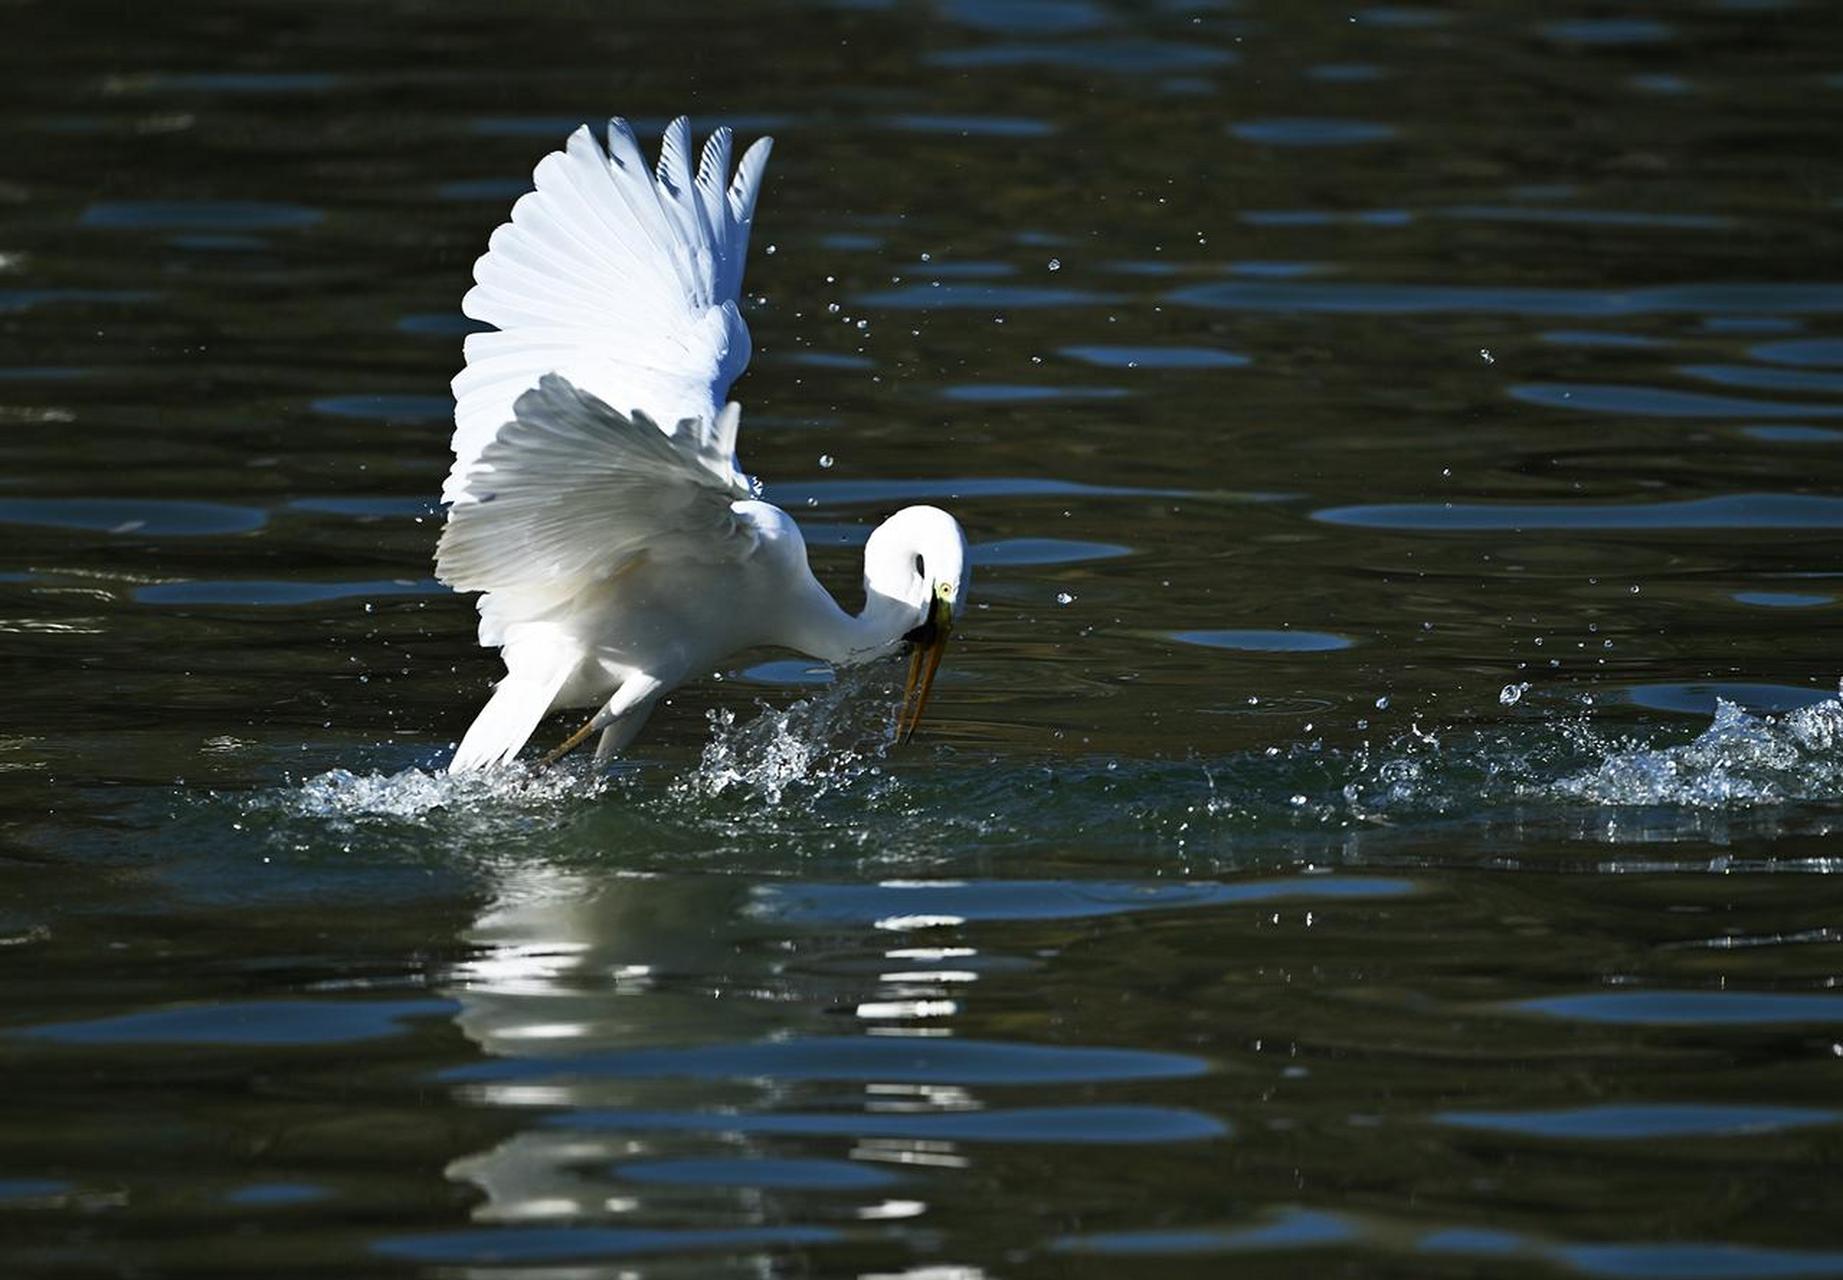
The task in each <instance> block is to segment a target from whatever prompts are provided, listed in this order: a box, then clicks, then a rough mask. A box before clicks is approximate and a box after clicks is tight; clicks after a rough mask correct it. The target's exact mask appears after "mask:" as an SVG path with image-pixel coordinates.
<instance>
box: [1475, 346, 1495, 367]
mask: <svg viewBox="0 0 1843 1280" xmlns="http://www.w3.org/2000/svg"><path fill="white" fill-rule="evenodd" d="M1478 358H1479V359H1480V360H1483V361H1484V362H1485V363H1486V364H1496V363H1497V361H1496V360H1495V359H1493V358H1492V355H1491V353H1490V351H1488V350H1486V349H1485V348H1484V347H1480V348H1479V349H1478Z"/></svg>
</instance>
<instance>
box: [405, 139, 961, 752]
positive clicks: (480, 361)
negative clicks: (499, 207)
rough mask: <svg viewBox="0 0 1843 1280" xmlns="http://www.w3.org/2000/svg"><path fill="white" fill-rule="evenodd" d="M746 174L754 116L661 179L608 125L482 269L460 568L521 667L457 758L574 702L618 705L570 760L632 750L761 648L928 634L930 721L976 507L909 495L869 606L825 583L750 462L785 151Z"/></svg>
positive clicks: (442, 549) (917, 659)
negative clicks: (740, 136)
mask: <svg viewBox="0 0 1843 1280" xmlns="http://www.w3.org/2000/svg"><path fill="white" fill-rule="evenodd" d="M770 145H771V144H770V140H769V139H767V138H763V139H760V140H759V141H757V142H756V143H755V144H754V145H753V146H751V147H750V148H749V149H748V151H747V152H745V153H744V155H743V157H742V160H741V162H740V163H739V164H738V165H737V166H736V169H735V173H734V175H733V176H732V175H731V173H730V172H729V170H730V131H729V130H728V129H718V130H717V131H716V132H715V133H713V134H712V135H711V136H710V138H709V139H708V140H707V141H706V143H705V145H704V150H703V152H702V154H701V156H700V157H699V159H698V164H697V169H696V172H695V174H694V173H693V171H692V168H691V155H692V146H691V127H690V124H689V122H688V121H687V120H685V119H684V118H682V117H681V118H680V119H678V120H675V121H673V122H672V124H671V125H670V126H668V127H667V129H666V131H665V137H664V139H663V140H662V142H661V144H660V150H659V162H658V166H657V169H656V170H655V171H650V172H649V170H648V168H647V166H646V163H645V160H644V158H643V157H642V155H641V152H640V147H639V144H638V142H637V141H636V140H635V138H634V134H633V131H632V130H631V129H630V128H629V127H628V125H627V123H626V122H625V121H623V120H619V119H616V120H613V121H610V122H609V125H608V145H607V149H606V150H603V148H602V147H601V146H600V145H599V144H598V143H597V142H596V141H595V138H594V136H593V135H592V134H591V133H590V132H589V130H588V129H587V128H586V127H585V128H582V129H578V130H577V131H576V132H575V133H574V134H572V135H571V137H570V139H569V142H568V143H567V145H566V146H565V147H564V149H563V150H561V151H556V152H552V153H551V154H550V155H548V156H546V157H544V159H543V160H542V161H540V162H539V163H538V166H537V169H536V171H535V173H534V174H533V183H534V186H535V188H536V189H535V190H533V191H532V192H530V193H529V194H527V195H525V196H523V197H521V198H520V199H519V200H518V202H517V203H516V204H515V205H513V207H512V217H511V220H510V221H509V222H507V223H505V224H504V225H502V226H501V227H500V228H499V229H498V230H497V231H495V232H494V233H493V235H492V238H491V240H490V241H489V242H488V249H487V253H486V255H485V256H484V257H482V258H481V259H480V260H479V261H478V262H477V263H476V264H475V265H474V279H475V282H476V283H475V285H474V287H473V288H472V289H471V290H469V291H468V294H467V296H466V298H465V299H463V300H462V303H461V309H462V311H463V312H465V313H466V314H467V315H469V316H471V317H473V318H474V319H476V320H481V321H484V322H485V323H487V324H491V325H493V326H494V327H495V330H496V331H495V332H490V333H480V334H474V335H472V336H471V337H469V338H468V339H467V342H466V346H465V354H466V359H467V367H466V368H465V369H463V370H462V371H461V373H460V374H459V375H458V376H457V377H456V378H455V380H454V395H455V413H454V417H455V431H454V441H453V444H454V467H453V469H452V470H451V471H450V472H449V475H448V481H447V484H446V486H445V487H444V489H443V493H442V497H443V500H444V501H445V502H447V503H448V504H449V508H448V522H447V526H446V528H444V529H443V531H442V538H441V543H440V546H439V547H438V549H437V551H436V576H437V577H438V578H440V579H441V580H442V581H443V582H445V583H447V584H448V585H449V586H451V587H453V588H454V589H455V590H457V591H479V592H483V593H484V594H483V595H482V596H481V597H480V600H479V609H480V643H481V644H482V645H486V646H488V647H497V648H499V649H500V651H501V656H502V657H503V658H504V661H505V665H506V675H505V678H504V679H503V680H501V681H500V682H499V684H498V686H497V687H496V688H495V690H494V692H493V696H492V697H491V699H489V700H488V702H487V704H486V706H485V707H484V708H483V709H482V710H481V711H480V714H479V715H478V717H476V719H475V720H474V722H473V725H472V727H471V728H469V729H468V731H467V733H466V735H465V737H463V739H462V740H461V745H460V747H459V748H458V749H457V750H456V752H455V755H454V759H453V761H452V763H451V764H450V766H449V768H450V769H451V770H452V771H455V772H459V771H463V770H468V769H477V768H483V767H487V766H491V765H496V764H502V763H505V762H508V761H510V760H512V759H514V758H515V757H516V756H517V755H518V753H519V751H520V750H521V749H522V748H523V747H524V745H525V743H526V742H527V740H528V739H529V738H530V737H531V735H532V733H533V732H534V731H535V730H536V729H537V727H538V725H539V723H540V722H541V721H542V720H543V719H544V717H545V716H546V715H548V714H549V713H550V712H551V711H552V710H553V709H555V708H561V707H570V706H585V707H587V706H594V707H598V708H599V709H598V710H597V711H596V712H595V714H594V715H593V716H592V717H591V718H590V720H589V721H588V723H587V724H585V725H584V726H583V727H582V729H581V730H579V731H578V732H577V733H576V734H574V735H572V736H571V738H570V739H569V740H567V741H566V742H565V744H564V746H563V747H562V748H559V750H558V751H557V752H553V753H552V757H553V758H554V757H555V756H556V755H558V754H561V752H562V751H563V750H567V749H569V748H570V747H573V746H575V745H576V744H577V743H579V742H581V741H583V740H585V739H586V738H587V737H588V736H590V735H591V734H593V733H596V732H599V733H600V742H599V744H598V747H597V755H598V757H599V758H605V757H607V756H608V755H610V754H612V753H613V752H615V751H618V750H620V749H621V748H622V747H624V746H626V745H627V743H628V742H630V741H632V739H633V737H634V735H635V734H636V733H637V732H638V731H639V729H640V727H641V725H642V724H643V723H644V722H645V719H646V717H647V714H648V713H649V712H650V711H651V710H652V708H653V706H654V705H655V703H656V702H657V701H658V700H659V698H660V697H661V696H662V695H664V694H665V693H666V692H667V691H668V690H670V689H671V688H672V687H673V686H675V685H677V684H679V683H681V682H683V681H684V680H686V679H688V678H691V677H694V676H696V675H699V674H702V673H704V672H707V671H710V670H712V669H713V668H715V667H716V666H718V665H719V664H721V663H722V662H723V661H724V660H725V659H727V658H729V657H731V656H732V655H734V654H736V653H738V652H740V651H742V650H744V649H751V648H756V647H761V646H776V647H781V648H787V649H793V650H795V651H797V652H800V653H805V654H808V655H811V656H812V657H815V658H819V659H821V660H823V661H826V662H830V663H834V664H850V663H857V662H865V661H869V660H871V659H874V658H877V657H881V656H883V655H885V654H888V653H891V652H893V651H895V650H896V649H898V648H899V647H900V646H901V645H902V644H903V643H904V642H905V641H907V642H909V643H910V644H911V645H912V646H913V660H912V661H911V664H910V672H909V685H908V690H907V692H906V694H905V700H904V702H905V705H904V711H903V714H902V717H901V723H902V725H903V727H905V728H906V729H907V730H908V731H911V732H912V731H913V728H914V724H915V722H916V721H917V720H919V719H920V715H921V711H922V708H923V707H924V706H925V705H926V701H927V694H928V688H929V686H930V684H931V683H932V680H933V675H934V670H935V668H936V666H938V664H939V662H940V655H941V650H942V648H943V647H944V646H945V643H946V638H947V635H948V632H949V631H950V630H951V628H952V624H953V619H954V617H955V616H956V615H957V613H958V611H959V609H960V607H961V605H962V604H963V602H964V599H965V594H966V592H965V587H966V554H965V553H966V543H965V539H964V538H963V536H962V535H961V532H960V527H959V525H958V524H957V523H956V522H955V521H954V519H953V517H952V516H950V515H948V514H947V513H946V512H944V511H939V510H937V509H935V508H933V507H909V508H906V509H904V510H902V511H899V512H897V513H896V514H895V515H894V516H892V517H890V519H889V520H886V521H885V522H884V523H883V524H882V525H880V526H879V527H878V528H877V529H876V530H875V531H874V532H873V533H872V534H871V537H870V541H869V542H868V543H867V544H866V546H865V549H864V592H865V603H864V608H863V610H862V611H861V612H859V613H857V614H855V615H853V614H849V613H846V612H845V611H844V610H843V609H841V608H840V607H839V606H838V604H837V602H836V601H834V600H833V599H832V597H831V596H830V595H829V594H828V593H827V592H826V591H825V589H824V588H823V587H821V586H820V585H819V583H818V581H817V580H816V579H815V578H814V577H813V574H812V570H811V569H810V568H809V567H808V564H807V558H806V544H805V540H804V539H803V538H802V537H801V536H800V530H799V527H798V526H797V525H796V524H795V523H794V521H793V519H792V518H791V517H790V516H788V515H787V513H785V512H784V511H782V510H780V509H779V508H778V507H775V506H773V505H772V504H770V503H766V502H761V501H757V500H756V499H755V498H754V497H753V490H752V487H751V484H750V481H749V479H748V478H747V477H746V476H745V475H743V473H742V471H741V470H740V469H739V467H738V466H737V463H736V433H737V427H738V424H739V421H740V417H741V409H740V407H739V406H738V405H736V404H734V403H728V402H727V396H728V393H729V388H730V384H731V383H733V382H734V381H735V380H736V378H737V377H738V376H739V375H740V374H741V373H742V371H743V370H744V369H745V368H746V367H747V366H748V362H749V329H748V325H747V324H746V323H744V321H743V318H742V313H741V311H740V309H739V307H738V299H739V297H740V294H741V289H742V272H743V262H744V259H745V258H746V256H747V253H748V243H749V229H750V226H751V224H752V223H753V221H754V216H755V202H756V198H757V196H758V195H759V194H760V191H761V181H762V173H763V170H764V168H765V167H766V165H767V162H768V151H769V147H770Z"/></svg>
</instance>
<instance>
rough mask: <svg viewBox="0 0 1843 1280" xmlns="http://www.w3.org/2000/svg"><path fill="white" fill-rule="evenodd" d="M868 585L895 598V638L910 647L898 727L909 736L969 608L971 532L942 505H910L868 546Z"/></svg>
mask: <svg viewBox="0 0 1843 1280" xmlns="http://www.w3.org/2000/svg"><path fill="white" fill-rule="evenodd" d="M864 590H865V593H866V594H867V595H868V596H869V597H870V598H871V599H872V600H873V601H874V600H876V599H877V597H883V598H885V599H886V600H888V601H889V602H890V603H889V604H888V605H885V606H884V607H886V608H889V609H890V610H891V616H892V618H893V619H894V625H895V626H896V627H898V628H899V630H897V631H896V632H895V635H894V636H893V637H892V641H894V640H895V639H901V640H904V641H907V642H908V644H909V646H910V658H909V680H908V687H907V688H906V689H905V690H904V692H903V699H902V713H901V715H900V717H899V718H898V720H897V724H896V727H897V732H898V734H900V735H901V736H902V737H903V738H904V739H905V740H906V739H907V738H909V737H910V736H912V735H913V734H914V733H915V726H916V725H918V724H920V723H921V716H922V711H923V709H924V708H926V707H927V705H928V691H929V689H931V688H932V687H933V686H934V673H935V671H936V670H938V669H939V667H940V665H941V655H942V654H943V653H945V652H946V651H947V638H948V636H949V635H951V634H952V633H953V624H954V619H955V618H957V617H958V616H959V615H960V611H961V610H962V609H963V608H965V607H966V535H965V534H963V533H961V532H960V522H959V521H958V520H955V519H954V518H953V517H952V516H950V515H948V514H947V513H946V512H945V511H942V510H941V509H940V508H939V507H904V508H903V509H902V510H901V511H898V512H897V513H896V514H895V515H893V516H891V517H890V518H889V519H888V520H885V521H884V522H883V523H882V524H880V525H878V526H877V529H876V532H874V533H872V534H871V535H870V541H869V542H868V543H867V544H865V547H864Z"/></svg>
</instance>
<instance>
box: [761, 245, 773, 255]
mask: <svg viewBox="0 0 1843 1280" xmlns="http://www.w3.org/2000/svg"><path fill="white" fill-rule="evenodd" d="M774 250H775V246H774V245H769V246H768V247H767V248H766V249H763V250H762V252H763V253H773V252H774Z"/></svg>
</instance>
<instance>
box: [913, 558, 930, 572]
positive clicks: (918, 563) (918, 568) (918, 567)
mask: <svg viewBox="0 0 1843 1280" xmlns="http://www.w3.org/2000/svg"><path fill="white" fill-rule="evenodd" d="M915 576H916V577H918V578H925V577H927V576H928V571H927V570H926V569H925V568H923V567H922V558H921V556H920V555H917V556H916V557H915Z"/></svg>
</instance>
